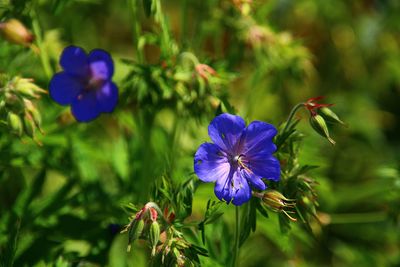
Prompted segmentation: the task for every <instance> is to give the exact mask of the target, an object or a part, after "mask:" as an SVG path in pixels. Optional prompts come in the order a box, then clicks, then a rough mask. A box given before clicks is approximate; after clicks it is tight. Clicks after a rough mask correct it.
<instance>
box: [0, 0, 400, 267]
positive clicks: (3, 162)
mask: <svg viewBox="0 0 400 267" xmlns="http://www.w3.org/2000/svg"><path fill="white" fill-rule="evenodd" d="M134 2H135V1H96V0H85V1H84V0H81V1H78V0H74V1H63V0H40V1H27V0H19V1H11V0H10V1H4V0H3V1H0V18H1V21H4V20H6V19H9V18H17V19H19V20H20V21H22V22H24V24H25V25H26V26H27V28H29V29H31V30H32V31H34V34H35V35H36V41H35V44H36V45H38V46H39V48H40V50H41V51H46V54H47V55H46V57H45V58H43V53H42V54H40V55H38V54H36V53H35V52H33V51H32V50H31V49H29V48H26V47H22V46H18V45H15V44H10V43H9V42H7V41H6V40H4V39H1V40H0V72H1V73H6V74H8V75H10V76H14V75H21V76H24V77H32V78H34V79H35V81H36V83H37V84H38V85H40V86H41V87H42V88H47V86H48V83H49V80H50V78H51V77H50V76H49V75H47V74H46V72H45V71H44V69H43V60H45V61H46V60H47V63H48V64H49V66H50V70H51V72H52V73H54V72H56V71H59V70H60V68H59V66H58V58H59V55H60V53H61V51H62V49H63V48H64V47H65V46H66V45H69V44H74V45H78V46H82V47H84V48H85V49H86V51H90V50H91V49H94V48H102V49H105V50H107V51H109V52H110V53H111V54H112V56H113V58H114V62H115V66H116V73H115V75H114V81H115V82H116V84H117V85H118V86H119V89H120V104H119V106H118V107H117V109H116V110H115V112H114V113H112V114H109V115H102V116H101V117H100V118H99V119H97V120H95V121H94V122H91V123H89V124H78V123H76V122H74V121H73V119H72V118H71V117H70V115H69V113H68V108H64V107H60V106H58V105H57V104H56V103H54V102H52V101H51V99H50V98H49V97H48V96H47V95H45V96H43V97H42V98H41V99H40V100H39V101H38V102H37V103H38V106H39V110H40V111H41V113H42V116H43V120H44V122H43V129H44V131H45V134H44V135H40V134H38V136H37V138H38V139H39V140H40V141H41V142H42V143H43V146H38V145H36V144H35V143H34V142H32V141H31V140H29V139H26V140H22V141H21V140H19V139H18V138H16V137H14V136H12V135H10V134H9V133H8V131H7V129H6V128H1V131H0V134H1V135H0V151H1V154H0V247H1V248H2V249H1V250H0V253H1V257H0V258H1V259H3V261H2V264H4V266H8V265H9V264H10V261H13V262H14V265H15V266H69V265H72V266H147V265H148V264H149V259H148V258H149V251H148V250H147V248H146V246H145V245H144V244H143V243H140V242H137V243H136V244H135V246H134V248H133V252H131V253H126V244H127V237H126V236H124V235H120V234H116V233H115V231H113V228H112V226H113V225H114V224H117V225H123V224H126V223H127V222H128V221H127V214H126V213H125V212H124V211H123V210H122V208H121V205H122V204H124V203H128V202H132V203H136V204H145V203H146V201H147V200H148V195H149V190H150V187H151V186H152V184H153V181H154V180H155V179H156V178H157V177H159V176H160V175H162V174H163V173H165V172H168V173H170V174H171V177H172V179H173V180H174V181H184V180H186V179H187V178H188V177H191V176H193V175H194V174H193V168H192V164H193V155H194V153H195V151H196V149H197V147H198V146H199V145H200V144H201V143H203V142H205V141H208V136H207V126H208V123H209V121H210V119H211V118H213V116H214V114H215V112H216V111H215V107H214V106H213V99H211V100H210V99H209V98H208V96H204V97H202V98H201V97H200V96H198V100H196V99H195V100H193V102H184V97H183V98H182V99H183V100H182V99H180V98H179V97H177V98H176V99H174V100H173V101H172V100H171V101H163V100H160V99H162V98H156V97H152V92H155V93H154V94H156V93H158V91H157V90H158V89H157V88H158V87H160V88H161V86H160V85H159V84H158V83H155V84H154V85H151V84H149V83H145V82H144V81H142V80H141V78H140V75H139V74H137V73H138V72H135V75H134V76H129V73H131V72H132V66H131V65H129V64H127V63H126V60H133V61H135V62H140V61H141V64H143V65H145V66H152V67H154V68H159V67H160V66H161V65H162V64H164V62H166V64H167V65H168V64H170V63H171V58H176V57H177V56H176V55H177V52H174V51H175V50H178V51H180V52H182V51H190V52H191V53H193V54H194V55H195V56H196V57H197V58H198V60H199V61H200V62H201V63H206V64H208V65H210V66H212V67H213V68H214V69H215V70H216V71H217V73H218V77H214V80H211V78H210V81H209V83H206V84H205V85H204V86H206V88H208V89H207V90H211V92H212V93H210V95H213V96H218V97H221V98H220V99H222V96H223V98H224V99H226V100H227V101H229V102H230V103H231V105H232V106H233V107H234V108H235V109H236V110H237V112H238V114H240V115H242V116H243V117H244V118H245V119H246V120H247V121H248V122H250V121H252V120H255V119H257V120H263V121H267V122H270V123H273V124H275V125H279V124H280V123H282V122H283V121H284V120H285V119H286V117H287V115H288V114H289V112H290V110H291V108H292V107H293V106H294V105H295V104H297V103H299V102H302V101H305V100H306V99H308V98H310V97H315V96H319V95H323V96H325V97H326V98H325V99H324V101H325V102H326V103H334V106H333V108H332V109H334V110H335V112H337V114H338V115H339V116H340V117H341V119H342V120H344V121H345V122H346V124H347V127H333V128H331V129H330V131H331V136H332V137H333V138H334V139H335V140H336V146H331V145H330V144H329V143H328V142H327V141H326V140H324V139H322V138H321V137H320V136H318V135H317V134H316V133H314V132H313V131H312V129H311V128H310V127H309V125H308V122H307V121H308V119H307V118H308V115H307V113H306V112H300V113H298V115H297V117H298V118H300V119H301V122H300V123H299V129H300V130H301V132H303V133H304V135H305V136H304V142H303V143H302V145H301V148H300V155H299V159H300V162H301V163H303V164H311V165H318V166H319V168H318V169H315V170H313V171H312V172H311V174H312V176H313V178H315V179H316V180H317V182H318V183H319V185H318V186H317V187H316V189H317V192H318V195H319V198H318V202H319V204H320V206H319V213H318V214H319V218H320V223H317V222H315V223H313V224H312V231H313V233H312V234H310V233H308V232H306V231H305V230H304V229H303V227H302V223H301V222H297V223H293V224H292V230H291V231H289V233H287V234H282V233H281V231H280V229H279V222H278V220H277V216H275V214H273V213H271V214H270V217H269V218H268V219H267V218H263V217H260V216H259V218H258V223H257V231H256V232H255V233H253V234H251V235H250V237H249V239H248V240H247V241H246V243H245V244H244V245H243V246H242V248H241V252H240V258H239V266H307V267H309V266H335V267H336V266H338V267H339V266H393V267H394V266H400V235H399V234H398V233H399V230H400V208H399V207H400V205H399V204H400V174H399V167H400V165H399V160H400V149H399V148H400V135H399V134H398V133H399V131H400V122H399V118H400V104H399V103H400V2H399V1H396V0H380V1H379V0H353V1H346V0H337V1H317V0H270V1H261V0H259V1H257V0H254V1H240V0H236V1H228V0H220V1H212V0H204V1H194V0H180V1H178V0H168V1H161V3H162V7H163V12H164V13H163V15H165V17H164V18H165V19H166V21H165V22H161V23H160V21H156V20H154V19H152V18H147V17H146V16H145V13H144V11H143V10H142V8H143V7H142V5H141V4H139V5H138V6H137V8H138V10H135V8H134V7H135V5H134V4H133V3H134ZM140 2H141V1H140ZM163 23H165V25H164V26H163V25H162V24H163ZM35 25H36V28H35ZM135 27H136V28H137V29H139V31H138V32H136V35H135V30H134V28H135ZM165 29H169V33H170V38H171V40H170V42H171V46H167V47H169V50H168V49H166V48H165V47H164V48H163V43H162V42H163V41H162V40H163V37H160V36H162V35H163V32H164V31H165ZM140 36H142V39H140V38H139V37H140ZM143 36H144V37H143ZM159 39H160V40H161V41H160V40H159ZM139 40H142V42H143V46H142V48H143V50H142V51H143V53H142V56H143V58H142V59H140V56H139V54H138V49H137V48H136V46H137V45H138V43H139V44H140V42H139ZM164 40H165V39H164ZM172 43H173V44H172ZM160 47H161V48H160ZM169 66H172V67H171V68H174V66H175V65H173V64H172V65H169ZM50 74H51V73H50ZM153 74H154V73H153ZM132 77H133V78H132ZM132 81H133V82H132ZM141 83H142V85H140V84H141ZM170 85H171V83H169V81H168V79H167V83H166V87H169V86H170ZM137 88H144V89H143V90H144V93H142V94H143V95H144V97H143V98H140V97H137V96H138V95H140V94H139V93H138V92H137V90H138V89H137ZM196 88H197V87H196ZM185 94H189V93H187V92H186V93H185ZM147 96H149V97H147ZM182 101H183V102H182ZM181 102H182V103H183V104H182V103H181ZM210 198H211V199H213V200H216V197H215V196H214V193H213V185H211V184H201V185H199V187H198V189H197V191H196V193H195V195H194V198H193V201H194V203H193V214H192V216H191V217H190V218H189V221H190V220H195V219H201V218H202V216H203V214H204V211H205V207H206V203H207V201H208V199H210ZM223 210H224V211H225V214H224V215H223V217H222V219H221V220H219V221H218V222H217V223H216V224H213V225H212V226H210V227H209V228H208V229H207V236H208V238H207V239H211V240H214V241H215V242H217V243H218V249H217V250H216V251H219V254H216V255H211V257H210V259H205V258H204V259H203V258H202V264H203V265H204V266H218V265H221V266H223V262H224V261H223V259H225V258H226V257H229V253H230V252H229V249H227V248H226V245H227V244H229V246H231V244H230V243H229V242H233V241H230V240H229V238H228V237H227V236H224V233H225V231H226V230H225V229H226V228H232V227H233V223H234V222H233V221H234V219H233V218H234V215H233V207H232V206H226V207H224V208H223ZM224 242H225V243H224ZM209 246H211V245H210V244H207V245H206V248H209ZM14 253H15V254H14ZM11 258H12V260H11Z"/></svg>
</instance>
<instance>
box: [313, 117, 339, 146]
mask: <svg viewBox="0 0 400 267" xmlns="http://www.w3.org/2000/svg"><path fill="white" fill-rule="evenodd" d="M310 124H311V127H313V129H314V130H315V131H316V132H317V133H318V134H319V135H321V136H323V137H325V138H326V139H328V141H329V142H330V143H331V144H332V145H334V144H335V143H336V142H335V141H334V140H333V139H332V138H331V137H330V136H329V131H328V126H326V122H325V120H324V118H322V116H320V115H318V114H316V115H312V116H311V117H310Z"/></svg>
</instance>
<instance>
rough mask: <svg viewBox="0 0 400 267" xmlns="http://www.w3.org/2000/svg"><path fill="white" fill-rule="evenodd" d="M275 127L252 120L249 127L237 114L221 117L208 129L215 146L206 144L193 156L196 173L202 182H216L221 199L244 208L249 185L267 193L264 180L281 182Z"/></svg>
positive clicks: (249, 192) (217, 192) (249, 196)
mask: <svg viewBox="0 0 400 267" xmlns="http://www.w3.org/2000/svg"><path fill="white" fill-rule="evenodd" d="M276 133H277V130H276V128H275V127H274V126H273V125H271V124H268V123H265V122H261V121H253V122H252V123H250V124H249V126H247V127H246V124H245V122H244V120H243V119H242V118H241V117H239V116H235V115H231V114H226V113H225V114H221V115H219V116H217V117H216V118H214V119H213V120H212V121H211V123H210V125H209V126H208V135H209V136H210V138H211V140H212V141H213V142H214V144H212V143H204V144H202V145H201V146H200V147H199V149H198V150H197V152H196V154H195V156H194V171H195V172H196V174H197V176H198V177H199V178H200V180H202V181H203V182H214V181H215V182H216V184H215V188H214V192H215V195H216V196H217V197H218V198H219V199H221V200H222V199H223V200H225V201H226V202H228V203H229V202H231V201H232V203H233V204H234V205H237V206H239V205H242V204H243V203H245V202H247V201H249V200H250V198H251V189H250V186H251V187H253V188H255V189H259V190H265V188H266V186H265V184H264V182H263V180H261V178H266V179H270V180H273V181H279V176H280V165H279V161H278V160H277V159H276V158H275V157H274V156H272V153H274V152H275V150H276V146H275V144H274V143H273V142H272V138H273V137H274V136H275V135H276Z"/></svg>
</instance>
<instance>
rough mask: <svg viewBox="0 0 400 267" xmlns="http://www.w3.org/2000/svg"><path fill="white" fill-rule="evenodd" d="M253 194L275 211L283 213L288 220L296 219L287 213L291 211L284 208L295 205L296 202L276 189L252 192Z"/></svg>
mask: <svg viewBox="0 0 400 267" xmlns="http://www.w3.org/2000/svg"><path fill="white" fill-rule="evenodd" d="M253 194H254V196H256V197H259V198H261V199H262V201H263V203H264V204H265V205H266V206H267V207H268V208H270V209H271V210H272V211H275V212H282V213H284V214H285V215H286V216H287V217H288V218H289V219H290V220H292V221H294V222H295V221H297V220H296V219H295V218H293V217H292V216H290V215H289V213H293V212H292V211H287V210H285V209H288V208H289V209H291V208H294V207H295V206H296V203H295V202H294V200H293V199H288V198H286V197H285V196H284V195H282V194H281V193H280V192H278V191H276V190H267V191H266V192H265V193H253Z"/></svg>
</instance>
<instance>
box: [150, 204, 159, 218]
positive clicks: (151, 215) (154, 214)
mask: <svg viewBox="0 0 400 267" xmlns="http://www.w3.org/2000/svg"><path fill="white" fill-rule="evenodd" d="M149 214H150V220H152V221H153V222H155V221H157V217H158V213H157V211H156V209H155V208H153V207H150V208H149Z"/></svg>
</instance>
